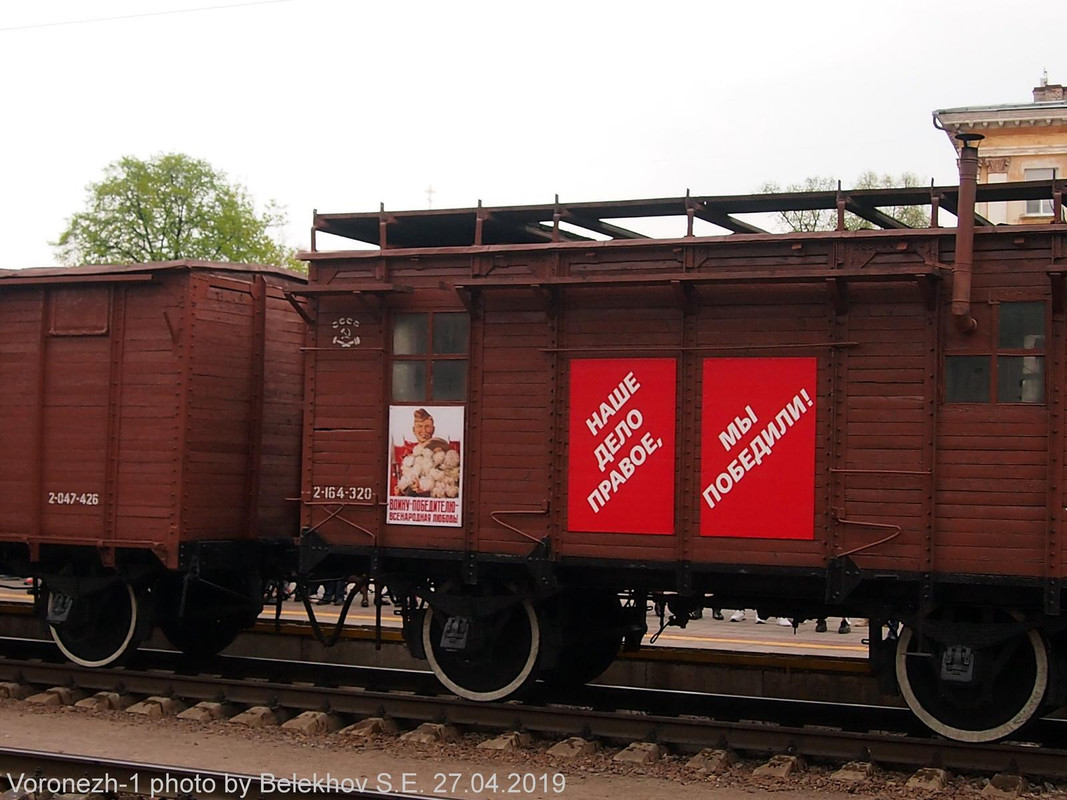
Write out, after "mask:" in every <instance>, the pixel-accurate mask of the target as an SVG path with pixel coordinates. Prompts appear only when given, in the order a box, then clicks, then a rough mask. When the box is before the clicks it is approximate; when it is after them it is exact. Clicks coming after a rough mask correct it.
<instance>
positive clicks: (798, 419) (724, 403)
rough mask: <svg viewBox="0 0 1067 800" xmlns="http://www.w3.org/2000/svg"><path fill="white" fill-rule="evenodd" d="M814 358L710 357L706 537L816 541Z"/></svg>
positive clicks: (704, 448) (704, 460) (703, 509)
mask: <svg viewBox="0 0 1067 800" xmlns="http://www.w3.org/2000/svg"><path fill="white" fill-rule="evenodd" d="M815 376H816V360H815V359H814V358H709V359H705V361H704V407H703V417H702V424H701V428H702V430H703V442H702V444H701V459H700V460H701V465H700V478H701V489H702V491H701V504H700V534H701V536H738V537H746V538H758V539H814V538H815V519H814V517H815V397H816V393H815Z"/></svg>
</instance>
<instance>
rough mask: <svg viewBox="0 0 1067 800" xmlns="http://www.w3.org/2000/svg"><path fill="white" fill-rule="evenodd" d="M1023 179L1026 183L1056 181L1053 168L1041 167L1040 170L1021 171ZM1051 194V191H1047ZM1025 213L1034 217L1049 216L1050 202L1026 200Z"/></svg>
mask: <svg viewBox="0 0 1067 800" xmlns="http://www.w3.org/2000/svg"><path fill="white" fill-rule="evenodd" d="M1023 178H1024V179H1026V180H1028V181H1048V182H1049V183H1051V182H1052V181H1054V180H1055V179H1056V169H1055V167H1041V168H1040V169H1025V170H1023ZM1049 194H1051V190H1050V191H1049ZM1026 213H1027V214H1034V215H1036V216H1051V214H1052V200H1051V198H1050V199H1046V200H1027V201H1026Z"/></svg>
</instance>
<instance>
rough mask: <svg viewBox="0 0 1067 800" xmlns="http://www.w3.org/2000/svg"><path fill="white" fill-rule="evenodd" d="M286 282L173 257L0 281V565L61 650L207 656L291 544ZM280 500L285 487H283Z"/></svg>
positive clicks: (105, 655) (295, 453) (299, 328)
mask: <svg viewBox="0 0 1067 800" xmlns="http://www.w3.org/2000/svg"><path fill="white" fill-rule="evenodd" d="M302 284H303V278H302V276H299V275H296V274H294V273H289V272H286V271H283V270H277V269H271V268H266V267H248V266H242V265H238V264H214V263H205V262H197V261H176V262H166V263H154V264H134V265H129V266H119V267H77V268H72V269H29V270H21V271H14V272H8V273H6V274H4V275H2V276H0V420H3V430H4V435H3V447H2V448H0V563H2V564H3V565H4V568H5V570H6V571H11V572H16V573H17V574H22V575H32V576H33V577H35V578H36V579H37V583H38V586H39V587H40V591H39V594H38V603H37V605H38V610H39V612H40V613H41V614H42V615H43V616H44V617H45V618H46V620H47V623H48V626H49V628H50V630H51V634H52V636H53V638H54V639H55V641H56V643H57V644H58V645H59V648H60V649H61V650H62V651H63V653H64V654H65V655H66V656H67V657H69V658H70V659H71V660H73V661H75V662H77V663H79V664H83V665H88V666H102V665H105V664H109V663H112V662H114V661H116V660H117V659H119V658H121V657H122V656H123V655H125V654H126V653H128V652H129V651H130V650H132V649H133V648H136V646H137V644H138V642H139V641H141V639H142V638H143V637H144V636H145V635H146V634H147V633H148V632H149V631H150V630H151V629H152V627H153V626H154V625H158V626H159V627H160V628H161V629H162V630H163V632H164V633H165V634H166V635H167V637H168V638H169V639H170V641H171V642H172V643H173V644H174V645H175V646H176V647H178V648H179V649H181V650H183V651H185V652H188V653H195V654H204V653H214V652H217V651H218V650H219V649H221V648H222V647H225V646H226V645H227V644H229V642H230V641H231V640H232V639H233V637H234V636H235V635H236V634H237V632H238V631H239V630H240V629H241V628H243V627H246V626H247V625H250V624H251V623H252V622H254V621H255V618H256V616H257V614H258V612H259V611H260V609H261V608H262V590H261V587H260V580H261V578H262V577H263V575H264V573H265V572H266V571H269V570H271V569H274V568H275V567H274V566H273V564H274V563H275V562H277V561H278V559H280V558H281V557H283V554H284V552H285V549H286V547H291V542H292V535H293V531H294V530H295V526H296V520H297V505H296V503H294V502H292V499H293V498H294V496H295V493H296V491H297V488H298V486H299V451H300V400H301V394H302V380H303V376H302V373H301V366H300V352H299V346H300V342H301V339H302V336H303V322H302V321H301V319H300V317H299V316H298V315H297V312H296V311H295V309H294V307H293V306H292V305H291V304H290V302H289V301H288V300H287V299H286V297H285V295H284V293H285V291H286V290H288V289H290V288H295V287H297V286H300V285H302ZM287 498H289V499H287Z"/></svg>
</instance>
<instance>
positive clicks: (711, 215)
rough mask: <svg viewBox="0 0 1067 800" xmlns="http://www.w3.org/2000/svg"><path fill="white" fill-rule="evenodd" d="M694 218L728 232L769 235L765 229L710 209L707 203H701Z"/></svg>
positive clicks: (695, 211)
mask: <svg viewBox="0 0 1067 800" xmlns="http://www.w3.org/2000/svg"><path fill="white" fill-rule="evenodd" d="M693 216H695V217H696V218H697V219H702V220H704V222H710V223H711V224H712V225H718V226H719V227H720V228H726V230H728V231H733V232H734V233H768V232H769V231H765V230H764V229H763V228H760V227H757V226H755V225H753V224H751V223H749V222H744V221H743V220H739V219H736V218H735V217H732V216H730V215H729V214H725V213H723V212H722V211H719V210H717V209H714V208H709V207H708V206H707V204H706V203H700V204H698V205H697V207H696V208H695V209H694V210H693Z"/></svg>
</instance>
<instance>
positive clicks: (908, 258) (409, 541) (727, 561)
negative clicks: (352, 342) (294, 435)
mask: <svg viewBox="0 0 1067 800" xmlns="http://www.w3.org/2000/svg"><path fill="white" fill-rule="evenodd" d="M1055 237H1059V241H1060V242H1061V243H1060V244H1058V245H1055V244H1054V241H1055ZM1063 237H1064V234H1063V232H1049V231H1045V232H1026V233H1025V234H1020V233H1019V232H1012V231H1007V230H1002V229H989V230H980V231H978V233H977V234H976V242H975V273H974V290H973V303H972V313H973V315H974V317H975V318H976V319H977V321H978V332H977V333H976V334H974V335H973V336H971V337H967V336H964V335H963V334H960V333H959V332H958V331H957V330H956V329H955V328H954V326H953V324H952V319H951V313H950V301H951V292H950V289H951V277H950V270H948V269H947V268H945V269H942V270H941V271H940V272H933V273H931V272H930V271H929V268H930V265H931V264H940V265H942V266H943V265H946V264H951V263H952V261H953V257H954V254H953V251H954V241H953V233H952V232H951V231H940V230H932V231H927V232H921V231H908V232H907V236H906V237H903V238H897V237H895V235H894V234H893V233H891V232H860V233H852V232H847V233H843V234H841V235H840V236H839V237H838V238H837V239H834V238H832V237H830V236H829V235H822V236H820V238H813V239H809V240H805V239H803V237H792V238H791V239H786V240H776V239H771V238H769V237H760V236H755V237H750V238H746V237H743V236H741V237H738V238H737V239H733V240H729V239H722V240H716V241H714V242H708V241H701V240H700V239H696V238H694V239H692V240H687V241H684V242H683V241H682V240H675V241H672V242H670V243H668V244H665V243H663V242H657V241H630V242H625V243H624V242H611V243H608V244H610V247H609V246H606V245H605V244H604V243H596V244H597V246H588V247H586V246H583V245H582V244H573V243H558V244H551V245H548V244H542V245H535V246H524V245H506V246H493V247H476V248H472V249H470V250H469V252H464V251H463V249H462V248H450V249H449V251H448V252H445V253H442V254H440V255H435V254H433V253H432V252H431V250H430V248H426V247H424V248H421V249H420V250H419V251H418V252H417V254H408V253H405V252H404V251H402V250H396V251H389V250H385V251H379V252H374V253H368V254H367V255H359V254H353V253H352V252H347V253H343V254H338V255H337V256H336V257H335V258H331V257H330V256H328V255H326V254H316V257H315V261H314V265H313V270H312V285H313V286H318V287H320V288H325V287H328V286H329V285H330V284H331V282H336V283H335V285H338V286H343V285H344V284H345V283H352V282H358V281H380V282H382V283H383V285H385V284H389V285H392V284H397V285H402V286H404V287H406V288H407V289H410V290H411V291H409V292H404V293H399V294H396V295H388V294H386V295H382V296H381V299H380V300H372V299H364V298H356V297H346V296H328V295H326V296H321V297H319V298H318V299H316V300H314V301H312V305H314V306H315V308H316V310H315V314H316V325H315V326H314V329H313V330H312V332H311V334H310V338H309V340H308V343H309V348H310V349H309V352H308V359H309V362H308V363H309V367H308V371H307V374H306V378H307V388H308V391H309V394H308V396H307V398H308V399H307V409H308V412H309V414H310V416H311V421H310V422H309V423H308V425H307V426H306V429H305V446H306V448H307V452H308V458H309V463H308V464H306V465H305V474H304V482H303V487H302V492H303V497H304V499H305V502H307V501H308V500H309V498H310V494H309V493H310V492H311V491H312V490H313V488H314V487H315V486H317V485H364V484H366V485H369V486H372V487H373V489H374V496H375V503H372V504H370V505H366V506H362V507H359V506H356V505H352V506H351V507H349V508H347V509H345V511H344V514H345V516H346V517H348V518H349V519H350V520H351V521H352V522H355V523H358V525H359V526H360V527H361V528H363V529H364V530H363V531H361V530H358V529H356V528H355V527H353V526H352V525H348V524H346V523H344V522H342V521H340V520H339V519H337V518H333V519H330V518H329V516H330V514H331V513H333V511H334V510H335V509H336V506H337V504H333V505H332V506H331V505H329V504H325V505H321V506H315V505H305V509H304V517H303V522H304V524H305V525H309V526H312V527H316V529H317V530H319V531H320V532H321V533H322V534H323V535H324V536H326V538H327V539H328V540H329V541H331V542H335V543H340V544H370V543H372V542H373V543H376V544H378V545H381V546H392V547H423V548H429V549H440V550H448V549H453V550H458V549H463V548H468V547H473V548H475V549H477V550H479V551H482V552H486V553H500V554H511V555H522V554H526V553H529V552H530V551H531V549H532V548H533V544H534V541H535V540H540V539H542V538H543V537H546V536H548V537H550V538H551V539H552V547H553V553H554V555H555V556H557V557H574V558H589V559H618V560H623V561H631V562H632V561H642V562H644V561H647V562H660V563H669V562H672V561H675V560H678V559H680V558H684V559H686V560H688V561H691V562H692V563H693V564H696V565H700V564H704V565H709V566H720V565H722V566H729V565H742V564H743V565H763V566H776V567H778V566H780V567H802V568H821V567H824V566H825V565H826V563H827V559H828V558H832V557H834V556H837V555H840V554H851V557H852V558H853V559H854V560H855V562H856V563H857V564H858V565H859V566H860V568H862V569H864V570H870V571H875V572H882V571H885V572H901V573H910V574H919V573H925V572H928V571H930V570H932V571H933V572H935V573H937V574H941V575H947V574H956V573H967V574H973V575H1001V576H1029V577H1045V573H1046V572H1047V573H1049V574H1050V576H1051V577H1062V575H1063V572H1064V569H1065V566H1067V565H1065V558H1067V555H1065V548H1064V546H1063V545H1062V535H1060V537H1059V541H1060V542H1061V543H1060V544H1058V545H1055V546H1054V547H1053V546H1052V545H1050V543H1049V542H1050V538H1049V537H1050V536H1052V537H1055V536H1056V535H1059V534H1060V533H1061V532H1060V531H1059V526H1060V525H1061V524H1062V522H1055V523H1054V525H1053V527H1051V528H1050V521H1049V508H1050V507H1053V508H1055V507H1057V503H1058V507H1062V506H1063V505H1064V503H1067V481H1065V480H1063V479H1064V477H1067V476H1065V475H1064V474H1063V470H1064V469H1065V468H1067V467H1065V458H1064V457H1063V456H1064V455H1065V454H1063V453H1060V452H1059V451H1060V449H1061V447H1062V442H1063V436H1062V435H1061V436H1059V438H1058V439H1056V438H1050V420H1049V415H1048V407H1047V405H1046V404H1043V403H1042V404H1018V405H1010V404H985V405H965V404H948V403H944V402H943V397H942V392H943V382H944V354H945V353H950V354H951V353H958V352H972V351H975V348H979V349H981V348H982V347H986V350H985V352H987V353H989V352H994V351H995V347H994V343H992V342H991V341H988V342H986V344H983V341H985V340H983V339H982V337H990V336H991V333H990V331H991V329H992V328H991V326H992V323H993V314H992V312H991V308H992V307H993V304H995V303H997V302H1004V301H1013V300H1038V301H1042V302H1046V303H1049V301H1050V297H1051V292H1050V284H1049V277H1048V272H1049V270H1050V265H1058V266H1059V267H1063V256H1062V252H1063V245H1062V240H1063ZM601 245H603V246H601ZM1056 248H1059V249H1058V250H1057V249H1056ZM1057 252H1058V253H1060V254H1061V255H1058V256H1057V255H1055V253H1057ZM1057 259H1058V260H1057ZM890 268H892V269H899V270H901V272H900V274H899V275H896V273H894V276H892V277H890V278H886V279H885V280H882V281H875V280H871V281H867V280H864V279H863V275H862V272H863V270H865V269H869V270H871V271H872V272H877V270H879V269H886V270H888V269H890ZM911 268H913V269H914V270H915V275H909V274H908V270H909V269H911ZM808 269H810V270H820V271H825V270H828V269H841V270H846V269H847V270H850V273H849V274H852V275H859V276H860V277H859V278H857V279H853V280H849V281H847V282H846V281H841V284H840V285H839V286H838V285H835V280H834V279H833V278H831V279H830V280H828V281H827V280H818V281H812V280H804V279H803V278H804V271H805V270H808ZM759 270H765V271H766V272H767V273H768V274H772V273H776V274H778V275H787V274H788V275H789V276H793V278H795V280H793V281H792V282H790V280H788V279H786V278H782V279H781V280H778V281H767V282H759V281H748V282H746V281H741V282H738V283H733V282H730V281H725V280H724V281H711V280H709V281H707V282H703V283H701V282H699V281H696V282H694V283H695V285H694V286H692V287H691V288H689V289H685V290H683V287H681V286H680V285H671V284H670V283H669V282H668V281H665V280H662V277H663V276H675V277H677V276H679V275H685V276H686V277H693V276H697V277H709V278H710V277H711V276H717V277H722V276H727V275H729V274H730V272H731V271H733V272H736V273H738V274H741V273H744V274H745V275H751V274H755V273H758V271H759ZM924 270H925V272H924ZM638 276H649V277H655V276H660V278H661V282H659V283H656V282H650V283H649V284H648V285H642V286H640V287H635V286H633V285H627V284H626V283H625V282H623V281H621V280H620V281H618V282H616V283H610V282H606V281H609V280H610V279H611V278H620V277H626V278H633V277H638ZM927 276H929V277H927ZM939 276H940V277H939ZM883 277H884V276H883ZM572 278H588V279H589V280H591V281H592V280H595V281H599V283H591V284H589V285H572V284H566V285H561V284H562V283H563V281H562V280H561V281H559V282H557V283H556V284H553V280H555V279H572ZM490 279H492V280H496V281H498V283H497V284H493V285H489V284H490ZM938 280H941V282H942V284H943V285H942V286H940V287H938V286H937V285H936V284H937V282H938ZM478 281H482V283H478ZM467 282H471V283H472V284H473V287H474V288H473V289H468V290H466V291H467V292H468V293H467V294H466V295H464V296H463V297H461V296H460V295H458V294H456V293H454V292H452V287H453V285H454V284H466V283H467ZM509 282H510V283H509ZM680 283H681V281H677V280H676V281H675V284H680ZM464 302H465V303H467V304H468V305H469V307H470V308H472V309H473V312H474V313H473V314H472V326H473V330H474V333H473V334H472V342H473V343H474V345H473V347H474V350H472V353H471V360H472V364H474V365H476V366H474V367H472V370H473V371H472V375H475V377H476V379H477V385H476V386H474V387H472V394H471V400H470V402H469V403H468V404H467V407H466V414H467V425H468V429H469V430H475V431H477V439H476V440H474V441H471V442H469V445H470V447H472V448H476V449H477V464H478V469H477V471H476V472H466V473H465V474H464V481H465V482H466V483H465V487H466V489H465V491H467V490H470V491H473V492H475V496H476V498H477V502H476V503H473V504H472V507H471V508H469V509H468V513H467V514H466V516H465V518H464V529H465V530H463V531H456V530H453V529H448V528H419V527H406V526H394V525H384V512H383V510H382V508H381V505H380V504H381V501H382V500H383V498H384V497H385V495H386V494H387V491H386V475H385V466H384V465H385V459H386V456H387V444H386V443H385V439H386V437H387V430H386V416H385V415H386V412H387V409H388V406H389V397H388V390H389V374H390V371H389V370H390V355H389V354H390V347H391V342H390V339H389V337H390V330H391V328H390V320H391V315H392V314H394V313H397V312H400V311H412V310H429V309H433V310H442V309H451V310H461V309H463V308H464V307H465V306H464V305H463V304H461V303H464ZM341 314H359V315H360V320H361V324H360V327H359V335H360V337H361V341H362V344H361V346H360V348H361V349H359V348H353V349H351V350H338V349H336V348H329V347H326V346H325V343H326V342H327V341H328V340H329V338H330V337H331V336H332V335H333V334H332V331H331V328H330V324H331V319H332V318H334V317H336V316H337V315H341ZM1049 316H1050V319H1051V311H1050V314H1049ZM1049 335H1050V337H1051V333H1050V334H1049ZM1049 341H1051V338H1050V339H1049ZM738 357H744V358H761V357H808V358H814V359H815V360H816V366H817V372H816V390H817V395H818V397H817V404H816V412H815V414H816V416H815V431H816V432H815V470H814V476H815V477H814V486H813V491H814V517H815V519H814V522H815V525H814V528H815V538H814V539H813V540H803V539H774V538H766V539H747V538H721V537H711V536H701V535H700V531H699V519H700V508H701V506H700V504H701V502H702V499H701V497H700V494H699V490H698V491H691V490H690V491H688V493H686V492H683V491H681V490H679V491H678V492H677V494H676V499H677V502H676V504H675V518H676V526H675V528H676V529H675V534H674V535H673V536H669V535H667V536H665V535H652V534H640V533H639V534H619V533H580V532H576V531H570V530H568V526H567V519H566V508H567V501H568V497H567V480H566V466H567V456H568V450H567V448H568V442H567V426H566V420H567V417H568V414H569V411H570V410H569V400H568V397H569V394H568V391H569V382H568V376H569V372H570V364H571V363H572V362H573V361H574V360H575V359H585V358H619V359H626V358H671V359H676V360H677V363H678V370H677V376H678V378H677V381H678V382H677V386H676V389H677V396H678V415H677V421H676V432H677V433H678V437H677V438H678V445H677V448H676V449H677V452H676V454H675V455H676V471H675V477H676V480H677V481H680V480H682V478H681V476H682V475H683V474H685V475H688V476H689V477H688V478H687V479H686V481H687V483H686V485H687V486H690V485H691V486H694V487H695V486H696V484H697V483H698V481H697V480H694V479H693V478H692V475H694V474H696V475H699V470H700V449H701V445H702V444H703V443H702V442H701V441H697V442H695V443H694V442H693V441H690V440H687V439H685V438H684V437H683V434H685V435H686V436H688V437H690V438H692V436H693V435H694V432H696V434H697V435H698V438H705V437H707V436H709V435H713V434H710V433H709V432H708V431H703V434H700V432H701V431H702V424H703V421H702V420H701V409H700V405H701V402H702V396H703V388H704V387H703V385H702V380H703V378H702V372H701V369H700V368H699V367H700V364H702V362H703V360H704V359H713V358H738ZM1061 373H1062V370H1061V372H1060V373H1055V374H1053V373H1050V376H1052V377H1054V378H1055V380H1057V381H1059V382H1062V381H1063V380H1065V376H1064V375H1062V374H1061ZM1057 385H1059V384H1057ZM1060 388H1062V386H1061V387H1060ZM768 422H770V420H761V421H760V423H759V424H763V425H765V424H767V423H768ZM687 432H688V433H687ZM1050 446H1051V447H1053V448H1055V455H1058V456H1059V458H1058V460H1057V461H1056V466H1055V467H1054V469H1055V470H1057V471H1058V473H1057V477H1058V483H1056V484H1055V485H1056V486H1058V487H1060V488H1059V489H1058V490H1056V491H1058V492H1059V497H1058V498H1052V500H1050V495H1049V492H1050V491H1051V490H1050V484H1049V479H1050V470H1049V448H1050ZM1053 500H1055V501H1056V502H1055V503H1053V502H1052V501H1053ZM767 502H769V503H773V502H774V498H768V500H767ZM1060 516H1061V517H1062V515H1060ZM515 529H518V530H515ZM370 537H374V538H373V539H371V538H370ZM680 539H681V540H683V541H682V543H679V540H680ZM1050 548H1053V549H1054V552H1052V551H1051V550H1050ZM1049 559H1052V560H1053V561H1054V562H1055V563H1054V564H1051V565H1049V564H1046V562H1047V561H1048V560H1049Z"/></svg>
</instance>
